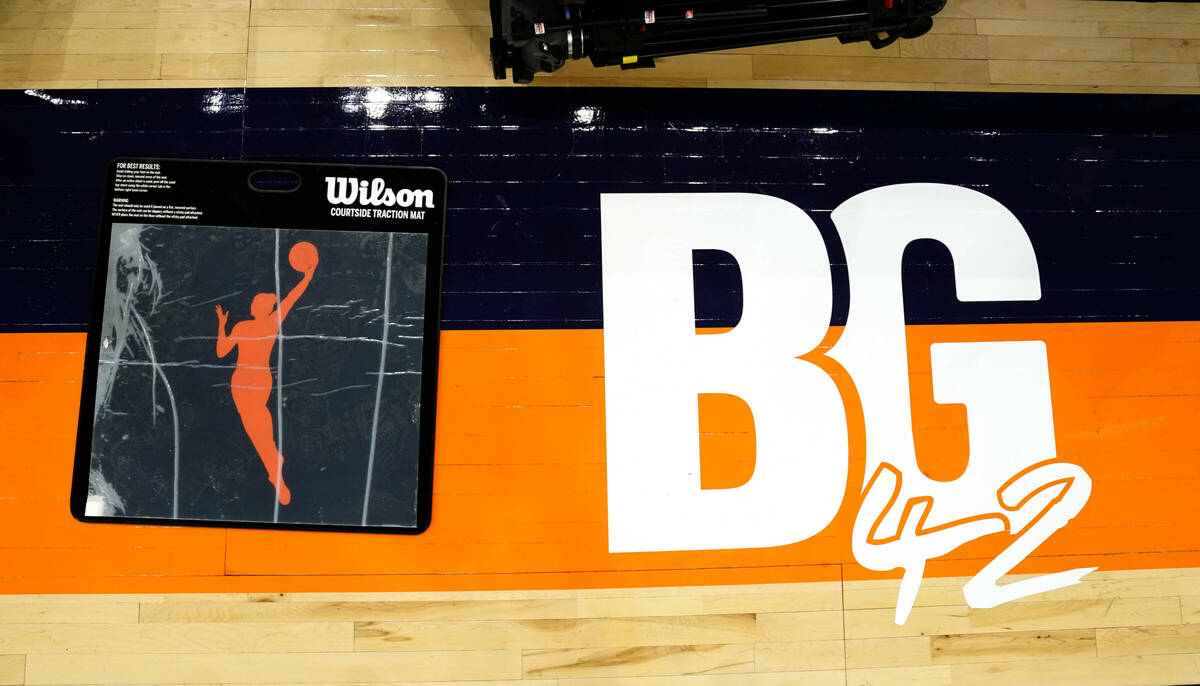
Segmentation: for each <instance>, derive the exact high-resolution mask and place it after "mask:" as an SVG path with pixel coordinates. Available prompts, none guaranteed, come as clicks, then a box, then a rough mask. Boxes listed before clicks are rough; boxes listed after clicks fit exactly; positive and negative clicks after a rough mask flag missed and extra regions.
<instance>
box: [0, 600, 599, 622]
mask: <svg viewBox="0 0 1200 686" xmlns="http://www.w3.org/2000/svg"><path fill="white" fill-rule="evenodd" d="M2 611H3V608H2V607H0V612H2ZM575 616H576V606H575V601H574V600H571V599H553V600H463V601H454V600H452V601H442V602H439V601H401V602H283V603H186V602H184V603H162V604H145V605H142V611H141V621H143V622H346V621H350V622H381V621H392V620H420V619H560V618H568V617H575Z"/></svg>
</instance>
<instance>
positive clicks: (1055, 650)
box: [930, 629, 1097, 665]
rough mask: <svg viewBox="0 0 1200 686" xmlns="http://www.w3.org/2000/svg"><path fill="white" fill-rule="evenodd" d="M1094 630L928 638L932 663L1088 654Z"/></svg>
mask: <svg viewBox="0 0 1200 686" xmlns="http://www.w3.org/2000/svg"><path fill="white" fill-rule="evenodd" d="M1096 641H1097V639H1096V630H1094V629H1074V630H1062V631H1014V632H1006V633H994V634H954V635H950V636H934V637H933V638H932V639H931V640H930V654H931V661H932V662H933V664H938V665H945V664H958V663H964V662H1002V661H1006V660H1034V659H1053V658H1063V657H1089V656H1094V655H1095V654H1096Z"/></svg>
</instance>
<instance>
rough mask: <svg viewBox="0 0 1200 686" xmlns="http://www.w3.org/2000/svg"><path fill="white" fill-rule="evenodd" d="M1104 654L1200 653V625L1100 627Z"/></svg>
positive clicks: (1099, 647) (1100, 652)
mask: <svg viewBox="0 0 1200 686" xmlns="http://www.w3.org/2000/svg"><path fill="white" fill-rule="evenodd" d="M1096 652H1097V654H1098V655H1100V656H1101V657H1110V656H1120V655H1160V654H1167V653H1197V652H1200V624H1186V625H1182V626H1132V627H1122V628H1119V629H1096Z"/></svg>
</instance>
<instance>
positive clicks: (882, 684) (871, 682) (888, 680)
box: [846, 666, 951, 686]
mask: <svg viewBox="0 0 1200 686" xmlns="http://www.w3.org/2000/svg"><path fill="white" fill-rule="evenodd" d="M950 678H951V677H950V668H949V667H944V666H929V667H879V668H875V669H848V670H846V686H950Z"/></svg>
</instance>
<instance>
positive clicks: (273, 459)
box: [217, 242, 317, 505]
mask: <svg viewBox="0 0 1200 686" xmlns="http://www.w3.org/2000/svg"><path fill="white" fill-rule="evenodd" d="M288 263H289V264H291V265H292V268H293V269H295V270H296V271H298V272H300V273H302V274H304V276H303V278H301V279H300V283H298V284H296V286H295V288H293V289H292V290H291V292H290V293H288V294H287V296H286V297H285V298H284V299H283V302H282V303H280V305H279V308H278V309H275V301H276V299H275V294H274V293H259V294H258V295H256V296H254V300H253V301H252V302H251V303H250V314H252V315H253V317H254V318H253V319H247V320H245V321H242V322H238V323H237V324H235V325H234V326H233V330H232V331H231V332H229V335H228V336H226V335H225V326H226V322H227V321H228V319H229V313H228V312H226V311H225V310H223V309H221V306H220V305H217V320H218V323H219V324H220V328H219V329H218V331H217V357H225V356H226V355H228V354H229V351H231V350H233V348H234V347H235V346H236V347H237V348H238V357H237V368H236V369H234V370H233V379H232V382H231V384H230V388H231V389H232V390H233V404H234V405H235V406H236V407H237V411H238V414H239V415H241V416H242V424H243V425H244V426H245V427H246V435H247V436H249V437H250V442H251V443H253V444H254V449H255V450H256V451H258V457H259V459H261V460H262V463H263V466H264V467H266V468H267V480H268V481H270V482H271V485H272V486H275V488H276V490H277V492H278V494H279V504H280V505H287V504H288V503H290V502H291V501H292V493H291V491H289V490H288V487H287V485H285V484H284V483H283V474H282V472H283V455H281V454H280V453H279V449H278V448H277V447H276V445H275V423H274V421H273V420H272V418H271V410H269V409H268V408H267V400H268V399H269V398H270V396H271V388H272V386H274V379H273V378H272V376H271V350H272V349H273V348H274V347H275V338H276V336H277V335H278V334H279V326H280V324H281V323H282V322H283V320H284V319H285V318H286V317H287V315H288V312H290V311H291V309H292V305H295V304H296V301H297V300H298V299H299V298H300V296H301V294H303V293H304V290H305V289H306V288H308V284H309V282H310V281H312V277H313V272H314V271H315V270H316V268H317V249H316V247H315V246H314V245H313V244H312V243H308V242H300V243H297V244H295V245H293V246H292V249H291V251H289V252H288Z"/></svg>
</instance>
